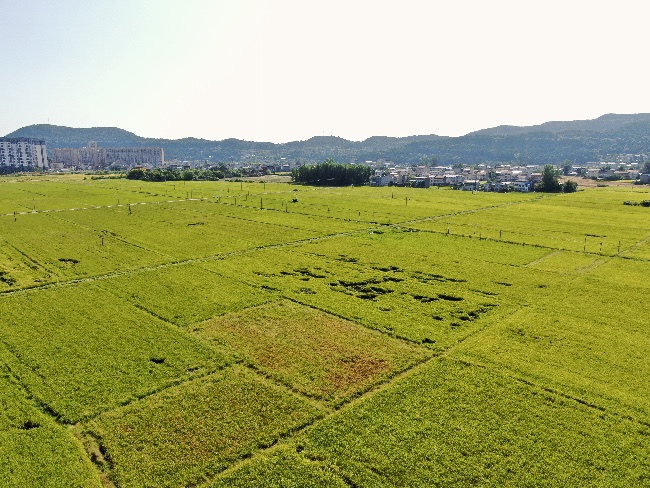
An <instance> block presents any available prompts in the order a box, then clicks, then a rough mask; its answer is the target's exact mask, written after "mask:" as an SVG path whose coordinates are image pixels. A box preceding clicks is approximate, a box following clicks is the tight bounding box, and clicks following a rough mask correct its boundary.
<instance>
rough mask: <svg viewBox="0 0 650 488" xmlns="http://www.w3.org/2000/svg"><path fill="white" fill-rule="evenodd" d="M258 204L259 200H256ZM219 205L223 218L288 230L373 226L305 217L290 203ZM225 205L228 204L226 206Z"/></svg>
mask: <svg viewBox="0 0 650 488" xmlns="http://www.w3.org/2000/svg"><path fill="white" fill-rule="evenodd" d="M258 202H259V200H258ZM216 203H217V204H220V208H219V211H218V213H219V214H220V215H223V216H227V217H231V218H234V219H241V220H244V221H253V222H260V223H265V224H272V225H279V226H283V227H288V228H290V229H301V230H309V231H312V232H318V233H319V234H335V233H341V232H352V231H356V230H359V229H367V228H369V227H370V228H372V227H374V225H372V224H368V223H367V222H360V221H356V220H345V219H338V218H335V217H328V216H317V215H305V214H302V213H299V212H296V211H295V210H296V209H295V208H293V206H292V204H291V203H287V204H286V206H283V207H280V208H279V209H270V208H267V207H264V209H263V210H260V208H259V207H257V206H255V207H250V206H240V205H234V204H233V202H224V201H217V202H216ZM226 203H229V204H228V205H227V204H226ZM196 205H197V206H198V205H201V208H203V205H204V203H203V202H196Z"/></svg>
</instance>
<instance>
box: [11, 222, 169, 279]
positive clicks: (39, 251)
mask: <svg viewBox="0 0 650 488" xmlns="http://www.w3.org/2000/svg"><path fill="white" fill-rule="evenodd" d="M84 212H97V211H96V210H95V211H80V212H60V213H59V212H57V213H56V214H54V213H41V214H31V215H21V216H19V217H18V218H17V219H16V221H14V220H13V219H9V218H0V236H2V237H1V238H0V239H1V240H0V242H2V241H4V242H6V249H8V253H9V254H11V255H13V256H16V255H17V254H20V256H22V257H21V258H20V259H11V260H10V258H11V256H7V257H6V258H5V259H7V260H6V261H4V262H0V269H4V270H5V272H6V273H7V275H8V276H18V275H21V274H22V275H23V278H22V284H23V286H30V285H33V284H37V283H43V282H51V281H60V280H64V279H73V278H80V277H86V276H92V275H97V274H106V273H112V272H115V271H118V270H124V269H133V268H139V267H142V266H148V265H149V266H150V265H155V264H160V263H162V262H165V261H167V260H170V259H171V258H170V257H168V256H164V255H160V254H158V253H155V252H152V251H149V250H147V249H146V248H143V247H141V246H135V245H133V244H132V243H130V242H128V241H125V240H124V239H122V238H121V237H120V236H118V235H116V234H114V233H111V232H109V231H107V230H105V229H101V228H92V227H88V226H80V225H76V224H75V223H73V222H72V221H73V218H72V215H75V214H80V213H84ZM35 229H37V231H35ZM3 247H5V246H3ZM3 254H6V253H5V252H3ZM1 257H2V255H1V254H0V258H1ZM25 266H27V267H28V268H29V270H30V272H28V273H24V271H26V269H25ZM16 279H17V278H16ZM14 288H15V287H14Z"/></svg>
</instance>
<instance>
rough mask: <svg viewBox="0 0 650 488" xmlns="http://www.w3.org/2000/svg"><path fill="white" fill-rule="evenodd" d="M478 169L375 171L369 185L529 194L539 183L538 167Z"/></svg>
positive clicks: (422, 168) (390, 169) (422, 167)
mask: <svg viewBox="0 0 650 488" xmlns="http://www.w3.org/2000/svg"><path fill="white" fill-rule="evenodd" d="M479 167H480V169H476V168H472V167H466V166H465V167H456V168H452V167H448V166H437V167H434V168H429V167H427V166H417V167H407V168H389V169H387V170H376V171H375V174H374V175H373V176H371V177H370V185H371V186H386V185H396V186H405V185H408V186H413V187H419V188H429V187H432V186H436V187H439V186H450V187H453V188H456V189H459V190H467V191H470V190H472V191H473V190H484V191H499V192H502V191H520V192H529V191H532V190H533V187H534V185H535V183H537V182H539V181H540V180H541V173H540V172H539V167H538V166H521V167H517V166H515V167H511V166H510V165H497V166H495V167H493V168H488V167H487V166H486V165H479Z"/></svg>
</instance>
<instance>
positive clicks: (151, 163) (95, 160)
mask: <svg viewBox="0 0 650 488" xmlns="http://www.w3.org/2000/svg"><path fill="white" fill-rule="evenodd" d="M50 159H51V161H52V163H53V164H54V165H55V166H58V165H61V166H63V167H66V168H82V169H107V168H110V167H113V166H118V167H121V168H131V167H133V166H146V167H154V168H155V167H158V166H162V165H163V164H164V162H165V152H164V151H163V149H162V148H161V147H99V146H97V143H96V142H89V143H88V146H86V147H81V148H61V149H53V150H52V151H51V156H50Z"/></svg>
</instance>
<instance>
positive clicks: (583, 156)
mask: <svg viewBox="0 0 650 488" xmlns="http://www.w3.org/2000/svg"><path fill="white" fill-rule="evenodd" d="M7 137H34V138H40V139H45V141H46V144H47V147H48V148H50V149H53V148H62V147H83V146H86V145H87V144H88V142H89V141H95V142H97V144H98V145H99V146H100V147H147V146H156V147H162V148H163V149H164V150H165V159H167V160H170V159H179V160H210V161H213V162H232V161H251V162H252V161H280V160H281V158H285V159H286V160H288V161H297V160H299V161H312V162H319V161H323V160H324V159H327V158H333V159H335V160H336V161H339V162H348V161H350V160H357V161H367V160H372V161H376V160H378V159H385V160H389V161H394V162H395V163H419V162H420V161H422V160H427V159H428V160H430V159H431V158H432V157H435V158H436V159H437V160H438V162H439V163H440V164H449V165H451V164H454V163H467V164H475V163H484V162H513V163H520V164H546V163H558V162H561V161H564V160H567V159H568V160H570V161H572V162H574V163H575V164H580V163H585V162H588V161H597V160H603V159H607V158H608V157H609V156H610V155H615V154H650V114H628V115H625V114H607V115H603V116H601V117H598V118H597V119H593V120H574V121H570V122H545V123H543V124H540V125H533V126H526V127H519V126H509V125H502V126H499V127H494V128H491V129H482V130H479V131H476V132H472V133H469V134H467V135H465V136H461V137H445V136H437V135H422V136H410V137H370V138H368V139H366V140H365V141H361V142H355V141H348V140H346V139H343V138H340V137H329V136H328V137H320V136H317V137H312V138H311V139H307V140H306V141H295V142H287V143H283V144H274V143H271V142H250V141H242V140H239V139H225V140H222V141H209V140H206V139H196V138H192V137H189V138H185V139H175V140H171V139H154V138H144V137H140V136H137V135H135V134H133V133H131V132H128V131H125V130H123V129H118V128H115V127H93V128H85V129H76V128H71V127H63V126H57V125H49V124H39V125H30V126H27V127H23V128H22V129H18V130H17V131H14V132H12V133H11V134H7Z"/></svg>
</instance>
